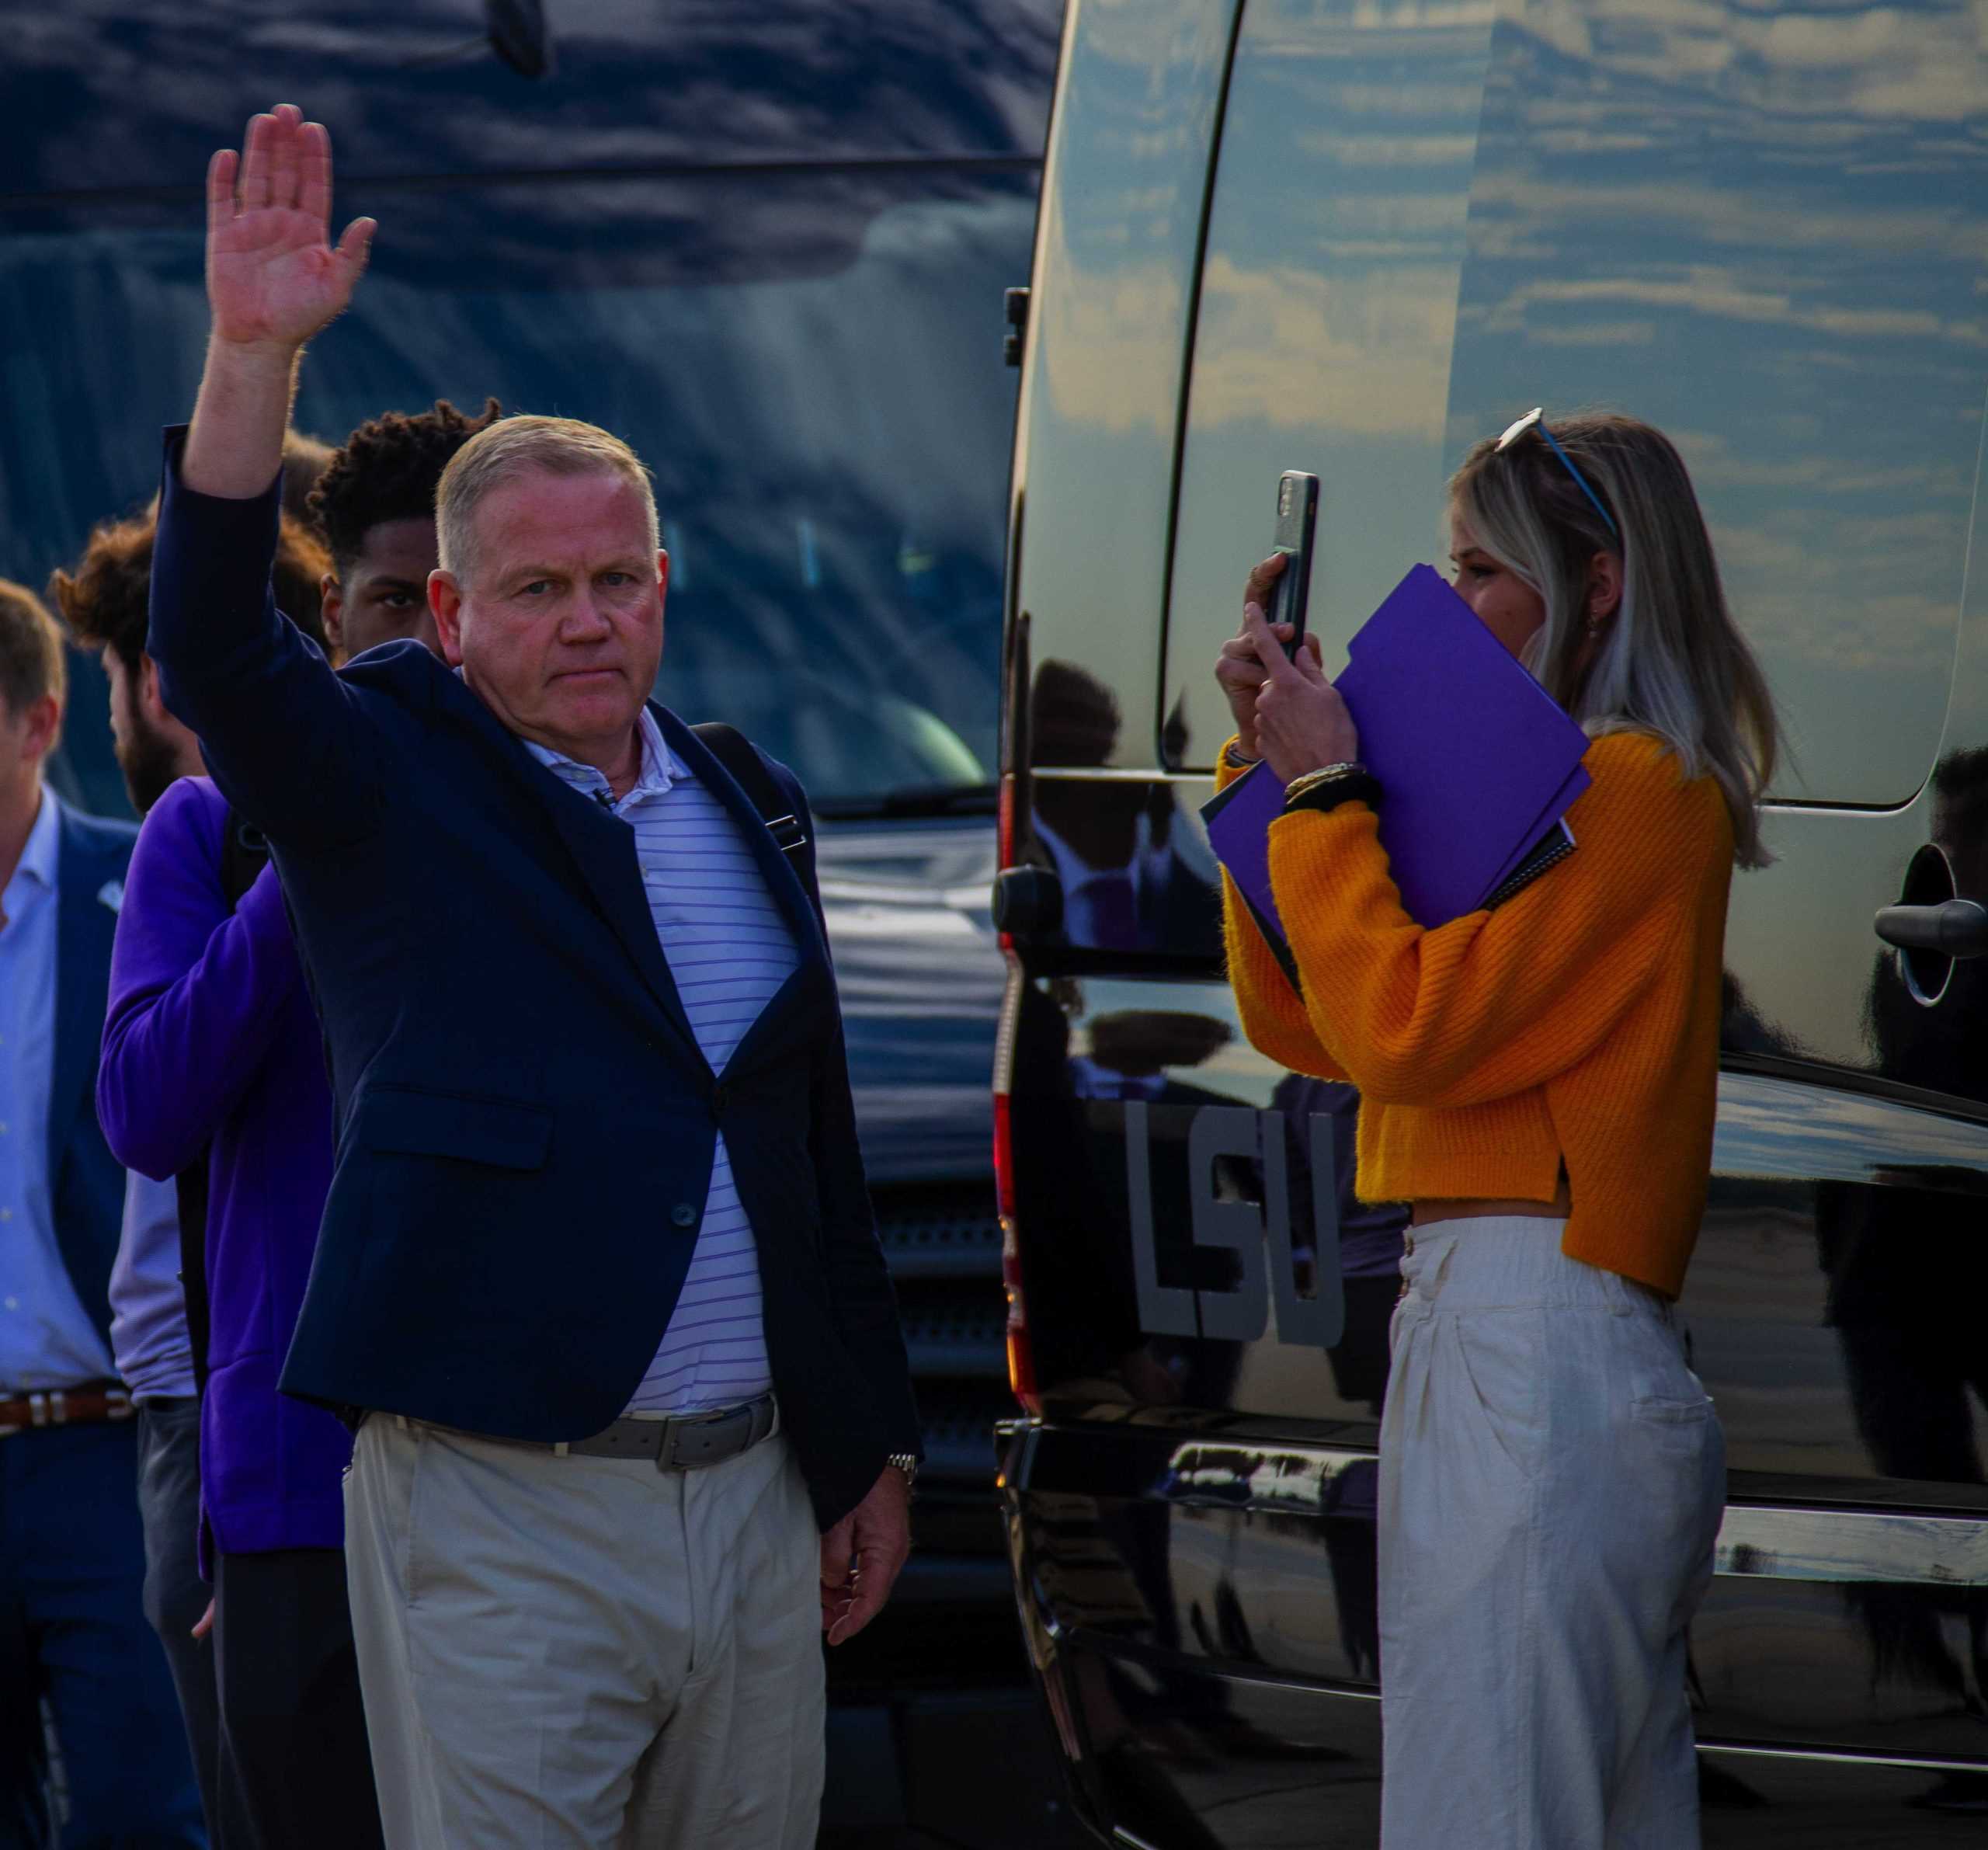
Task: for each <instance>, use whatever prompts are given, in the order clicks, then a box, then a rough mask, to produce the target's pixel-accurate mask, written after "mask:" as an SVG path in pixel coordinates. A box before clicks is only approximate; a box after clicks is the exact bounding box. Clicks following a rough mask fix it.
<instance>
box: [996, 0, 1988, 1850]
mask: <svg viewBox="0 0 1988 1850" xmlns="http://www.w3.org/2000/svg"><path fill="white" fill-rule="evenodd" d="M1028 323H1029V325H1028V330H1027V356H1026V360H1025V370H1024V381H1023V402H1022V407H1021V413H1020V426H1019V429H1020V436H1019V441H1018V443H1017V454H1016V461H1015V473H1014V480H1013V498H1012V502H1011V505H1010V551H1011V559H1010V589H1009V596H1010V609H1009V613H1008V627H1007V661H1006V674H1007V701H1008V705H1007V723H1006V736H1005V740H1004V753H1005V759H1004V775H1005V784H1004V817H1005V832H1004V843H1003V861H1004V868H1005V869H1006V871H1004V872H1003V875H1001V877H1000V884H999V889H998V896H997V922H998V923H1000V924H1001V925H1002V927H1003V928H1004V930H1005V931H1006V934H1007V938H1008V942H1009V944H1010V980H1009V987H1008V992H1007V998H1006V1014H1005V1018H1004V1031H1003V1040H1002V1043H1001V1051H1000V1063H999V1073H998V1075H997V1079H996V1094H997V1097H996V1110H997V1115H998V1118H999V1124H1000V1127H1001V1129H1000V1136H1001V1160H1000V1162H999V1166H998V1167H999V1179H1000V1182H1001V1186H1002V1189H1003V1204H1002V1206H1003V1215H1004V1218H1005V1223H1006V1261H1005V1262H1006V1272H1007V1278H1008V1284H1009V1289H1010V1330H1009V1346H1010V1366H1011V1369H1012V1372H1013V1376H1014V1379H1015V1383H1016V1386H1017V1389H1018V1391H1019V1392H1020V1395H1021V1397H1022V1399H1023V1401H1024V1406H1025V1407H1026V1408H1027V1417H1026V1418H1025V1419H1024V1420H1023V1421H1020V1422H1018V1423H1017V1424H1015V1425H1014V1426H1013V1427H1011V1428H1010V1430H1009V1433H1008V1437H1007V1440H1006V1454H1005V1466H1004V1473H1003V1485H1004V1493H1005V1495H1006V1501H1007V1507H1008V1511H1009V1518H1010V1521H1009V1536H1010V1551H1011V1555H1012V1560H1013V1570H1014V1576H1015V1584H1016V1588H1017V1594H1018V1597H1019V1600H1020V1608H1021V1612H1022V1618H1023V1623H1024V1629H1025V1630H1026V1632H1027V1636H1028V1639H1029V1642H1030V1650H1031V1652H1032V1654H1033V1657H1034V1664H1035V1667H1036V1671H1037V1675H1038V1678H1039V1681H1040V1684H1041V1690H1042V1692H1043V1695H1044V1698H1045V1699H1046V1701H1047V1704H1048V1709H1049V1711H1050V1713H1051V1716H1052V1718H1053V1720H1054V1723H1055V1727H1056V1730H1057V1733H1058V1738H1059V1740H1060V1741H1061V1744H1062V1751H1063V1753H1064V1754H1065V1758H1066V1760H1067V1762H1068V1765H1069V1772H1070V1775H1071V1777H1072V1785H1073V1789H1074V1793H1075V1795H1076V1800H1077V1802H1078V1804H1079V1809H1080V1810H1081V1811H1082V1813H1083V1816H1084V1817H1086V1820H1088V1822H1089V1823H1090V1824H1091V1825H1092V1826H1093V1827H1094V1828H1095V1829H1096V1830H1097V1831H1098V1832H1099V1833H1100V1835H1102V1836H1103V1838H1105V1839H1106V1840H1107V1841H1114V1842H1117V1843H1122V1844H1128V1845H1150V1846H1155V1847H1156V1850H1193V1847H1196V1846H1201V1845H1222V1846H1225V1847H1229V1850H1243V1847H1245V1846H1249V1847H1256V1846H1264V1847H1267V1846H1270V1845H1287V1844H1299V1843H1302V1844H1307V1845H1319V1844H1331V1845H1371V1844H1372V1843H1373V1842H1374V1841H1375V1836H1376V1833H1377V1820H1378V1784H1379V1751H1378V1750H1379V1736H1380V1713H1379V1703H1378V1700H1377V1697H1378V1691H1379V1683H1378V1678H1379V1674H1380V1671H1381V1669H1382V1667H1381V1666H1380V1665H1379V1664H1378V1662H1377V1655H1378V1654H1377V1648H1376V1636H1375V1591H1374V1488H1375V1434H1376V1430H1377V1425H1378V1412H1379V1409H1380V1406H1381V1403H1382V1399H1383V1397H1384V1396H1385V1392H1386V1386H1387V1324H1388V1316H1389V1313H1390V1311H1391V1309H1392V1302H1393V1299H1394V1295H1395V1287H1394V1284H1393V1281H1392V1277H1391V1274H1392V1271H1393V1269H1394V1264H1395V1259H1396V1257H1397V1256H1398V1254H1399V1241H1400V1225H1399V1222H1400V1216H1399V1212H1396V1211H1390V1210H1388V1209H1386V1208H1374V1207H1369V1206H1364V1205H1361V1204H1360V1203H1358V1202H1357V1201H1355V1200H1354V1198H1352V1195H1351V1193H1350V1187H1349V1183H1350V1160H1349V1156H1348V1147H1349V1142H1350V1127H1351V1125H1352V1121H1353V1115H1354V1113H1355V1112H1357V1108H1358V1104H1357V1098H1356V1097H1354V1095H1353V1094H1351V1093H1350V1091H1349V1090H1347V1088H1345V1087H1336V1086H1333V1085H1329V1084H1327V1083H1324V1082H1321V1081H1318V1080H1309V1079H1306V1078H1303V1077H1302V1076H1296V1075H1293V1074H1291V1073H1286V1072H1284V1071H1282V1070H1281V1069H1278V1068H1277V1067H1276V1066H1274V1064H1273V1063H1272V1062H1270V1061H1269V1060H1267V1059H1265V1058H1264V1057H1263V1056H1262V1055H1259V1054H1257V1053H1256V1052H1255V1051H1254V1050H1253V1049H1252V1048H1250V1047H1249V1045H1248V1044H1247V1043H1246V1041H1245V1040H1244V1039H1243V1036H1242V1035H1241V1032H1240V1031H1239V1026H1238V1024H1237V1018H1236V1010H1235V1006H1234V1003H1233V1002H1232V998H1231V996H1230V994H1229V990H1228V989H1227V987H1226V986H1225V982H1224V981H1223V978H1222V968H1221V959H1220V947H1219V940H1218V896H1217V888H1216V878H1217V876H1216V870H1215V864H1214V862H1213V861H1212V858H1211V856H1210V854H1209V851H1208V843H1207V840H1206V837H1205V835H1204V832H1203V830H1202V828H1201V823H1200V821H1199V818H1198V814H1197V811H1198V806H1199V805H1200V804H1201V802H1203V801H1204V800H1205V798H1207V797H1208V795H1209V794H1210V790H1211V766H1212V763H1213V760H1214V757H1215V752H1216V750H1217V748H1218V746H1219V745H1220V744H1221V742H1222V739H1223V738H1224V736H1225V734H1226V733H1227V732H1228V730H1229V727H1228V723H1227V715H1226V711H1225V707H1224V704H1223V702H1222V699H1221V697H1220V695H1219V694H1218V690H1217V689H1216V687H1215V684H1214V681H1213V678H1212V674H1211V669H1212V666H1213V662H1214V659H1215V652H1216V649H1217V648H1218V643H1219V641H1220V638H1222V636H1223V635H1226V634H1228V633H1229V632H1230V631H1232V629H1233V627H1234V625H1235V622H1236V610H1237V606H1238V603H1239V590H1240V586H1241V585H1242V582H1243V577H1244V575H1245V574H1246V572H1247V570H1248V569H1249V566H1250V565H1252V564H1253V562H1255V561H1256V559H1258V558H1260V557H1261V556H1262V555H1263V553H1264V552H1265V551H1267V548H1268V544H1269V541H1270V527H1271V520H1272V516H1273V502H1272V497H1273V492H1274V484H1275V482H1276V480H1277V475H1278V473H1279V471H1281V470H1284V469H1306V470H1310V471H1315V473H1317V474H1318V475H1319V477H1320V478H1322V499H1321V509H1320V515H1319V548H1318V559H1317V563H1316V567H1315V573H1314V576H1313V579H1312V597H1311V607H1312V618H1313V626H1314V628H1315V629H1317V630H1319V631H1320V632H1321V634H1322V637H1323V638H1324V640H1325V642H1326V647H1327V655H1328V663H1329V666H1330V665H1332V662H1333V656H1334V655H1335V653H1336V651H1337V650H1338V649H1339V648H1340V645H1342V644H1343V642H1344V640H1345V638H1347V636H1349V635H1350V634H1351V633H1352V631H1354V629H1355V628H1357V626H1358V624H1360V623H1361V621H1363V620H1364V618H1365V617H1366V616H1367V615H1368V613H1369V612H1370V611H1371V610H1372V609H1373V608H1374V607H1375V605H1376V604H1377V603H1378V602H1379V601H1380V600H1381V598H1382V596H1383V595H1384V594H1385V593H1386V592H1387V590H1388V589H1389V588H1390V587H1391V586H1392V585H1393V584H1394V583H1395V581H1396V580H1397V579H1399V577H1400V576H1401V575H1402V572H1403V571H1404V570H1405V569H1406V568H1407V567H1408V566H1409V565H1410V564H1412V563H1413V562H1416V561H1417V560H1422V559H1434V558H1439V557H1440V556H1441V550H1442V548H1443V544H1444V542H1443V541H1442V540H1441V537H1439V527H1438V520H1439V517H1440V514H1441V503H1442V489H1443V484H1444V480H1445V478H1446V477H1447V476H1448V474H1449V472H1450V471H1451V470H1452V469H1453V468H1455V465H1456V464H1457V463H1458V461H1460V460H1461V456H1462V454H1463V452H1464V450H1465V448H1466V447H1468V444H1469V443H1471V442H1472V440H1475V439H1476V438H1478V437H1479V436H1483V435H1485V434H1486V433H1496V432H1497V431H1499V430H1500V429H1503V428H1504V426H1506V425H1507V424H1508V423H1510V422H1511V421H1512V420H1513V419H1514V418H1515V417H1517V416H1521V415H1522V414H1523V413H1524V412H1526V411H1527V410H1528V409H1531V407H1532V406H1534V405H1541V404H1543V405H1545V406H1546V407H1547V409H1548V416H1549V417H1550V416H1552V415H1553V412H1554V409H1555V407H1558V408H1559V409H1560V410H1561V411H1562V412H1566V411H1568V410H1571V409H1574V408H1576V407H1577V406H1580V405H1584V404H1588V403H1594V402H1602V403H1607V404H1610V405H1614V406H1616V407H1618V408H1619V409H1623V410H1625V411H1628V412H1632V413H1634V414H1635V415H1636V416H1639V417H1642V418H1644V419H1648V420H1649V421H1650V422H1652V423H1655V424H1656V425H1658V426H1660V427H1662V428H1663V429H1665V430H1666V431H1667V432H1669V433H1671V434H1672V435H1673V436H1674V437H1675V438H1676V439H1677V440H1678V442H1679V443H1680V447H1681V448H1682V449H1683V450H1684V454H1685V457H1686V459H1687V461H1688V463H1689V464H1690V465H1691V470H1692V472H1693V475H1694V478H1695V480H1696V482H1697V483H1698V488H1699V490H1700V492H1701V495H1702V496H1703V497H1704V501H1705V513H1706V515H1707V516H1708V521H1709V523H1710V525H1711V527H1712V531H1713V534H1714V537H1715V541H1716V542H1717V544H1718V546H1719V553H1720V557H1721V561H1722V566H1723V568H1724V571H1725V574H1726V582H1727V588H1728V589H1729V593H1730V595H1731V598H1732V601H1733V606H1734V608H1735V610H1736V613H1737V614H1738V615H1739V617H1740V621H1741V622H1742V624H1743V625H1744V627H1745V628H1746V630H1747V631H1748V633H1749V635H1750V637H1751V638H1752V639H1753V642H1754V644H1755V645H1756V646H1757V649H1758V650H1759V651H1760V655H1761V657H1762V659H1763V661H1764V665H1765V666H1766V667H1767V671H1768V673H1769V675H1770V677H1771V681H1772V683H1773V686H1774V691H1775V694H1776V696H1777V697H1778V701H1779V702H1780V704H1781V709H1782V711H1783V714H1784V715H1785V719H1786V722H1787V724H1788V730H1789V732H1790V735H1791V738H1792V746H1793V750H1792V755H1791V765H1790V769H1789V770H1788V773H1787V774H1786V776H1785V779H1784V781H1783V782H1782V783H1781V786H1780V787H1779V788H1778V789H1777V790H1776V791H1774V793H1773V801H1772V805H1771V810H1770V813H1769V815H1768V817H1767V840H1768V843H1769V846H1770V847H1771V850H1773V852H1774V855H1775V857H1776V859H1775V861H1774V864H1773V865H1772V866H1771V867H1770V868H1767V869H1766V870H1765V871H1763V872H1760V873H1757V874H1751V875H1744V876H1742V877H1741V878H1739V879H1738V880H1737V881H1736V883H1735V887H1734V894H1733V908H1732V914H1731V923H1730V926H1729V931H1728V934H1727V1008H1726V1033H1725V1045H1724V1055H1723V1072H1722V1078H1721V1081H1720V1090H1719V1121H1718V1132H1717V1142H1716V1147H1715V1154H1714V1170H1715V1174H1714V1176H1713V1177H1712V1191H1711V1198H1710V1204H1709V1206H1708V1209H1707V1212H1706V1215H1705V1224H1704V1227H1703V1230H1702V1234H1701V1239H1700V1240H1699V1243H1698V1252H1697V1257H1696V1258H1695V1260H1694V1263H1693V1265H1692V1268H1691V1276H1690V1280H1689V1283H1688V1285H1687V1288H1686V1292H1685V1295H1684V1302H1683V1305H1682V1307H1681V1316H1682V1317H1683V1319H1684V1323H1685V1324H1686V1326H1687V1328H1688V1331H1689V1335H1690V1341H1691V1354H1692V1359H1693V1365H1694V1367H1695V1368H1696V1369H1697V1371H1698V1374H1699V1375H1700V1376H1701V1378H1702V1379H1703V1380H1704V1381H1705V1385H1706V1386H1707V1388H1708V1389H1709V1390H1710V1392H1711V1393H1712V1394H1713V1395H1714V1396H1715V1398H1716V1400H1717V1401H1718V1404H1719V1412H1720V1416H1721V1417H1722V1421H1723V1422H1724V1425H1725V1429H1726V1439H1727V1445H1728V1449H1729V1464H1730V1473H1731V1475H1730V1480H1729V1507H1728V1510H1727V1513H1726V1521H1725V1526H1724V1529H1723V1532H1722V1536H1721V1540H1720V1545H1719V1575H1718V1578H1717V1580H1716V1583H1715V1587H1714V1589H1713V1591H1712V1594H1711V1596H1710V1598H1708V1601H1707V1602H1706V1604H1705V1607H1704V1609H1703V1611H1702V1613H1701V1616H1700V1618H1699V1620H1698V1624H1697V1626H1696V1627H1695V1629H1694V1633H1693V1637H1692V1648H1691V1699H1692V1702H1693V1705H1694V1711H1695V1716H1696V1721H1697V1726H1698V1739H1699V1743H1700V1747H1701V1768H1702V1772H1703V1784H1704V1795H1705V1810H1704V1818H1705V1839H1706V1841H1708V1843H1712V1844H1715V1845H1749V1846H1751V1845H1774V1844H1783V1843H1785V1844H1791V1845H1792V1844H1797V1843H1799V1844H1802V1845H1816V1846H1821V1845H1829V1846H1847V1845H1884V1846H1887V1847H1888V1850H1908V1847H1912V1846H1920V1845H1960V1844H1962V1843H1969V1844H1973V1843H1978V1842H1979V1841H1982V1834H1983V1831H1984V1829H1988V1459H1985V1458H1984V1443H1983V1418H1984V1398H1988V979H1984V975H1983V972H1984V969H1988V966H1984V965H1982V964H1980V963H1978V962H1972V961H1970V960H1971V959H1972V958H1974V957H1976V956H1977V955H1980V954H1981V953H1983V952H1984V951H1988V912H1985V911H1983V909H1982V906H1981V905H1980V904H1979V903H1977V902H1982V901H1988V578H1984V575H1983V569H1982V563H1981V562H1982V560H1983V558H1988V510H1984V509H1983V505H1982V501H1981V498H1980V482H1981V475H1982V447H1983V397H1984V388H1988V33H1984V29H1983V16H1982V14H1981V12H1980V11H1979V7H1978V6H1976V7H1974V8H1973V9H1971V10H1970V9H1969V7H1968V6H1967V5H1965V4H1940V3H1938V0H1935V3H1931V4H1927V3H1921V0H1908V3H1907V4H1906V5H1901V6H1896V7H1886V8H1885V9H1877V10H1868V9H1864V8H1862V7H1861V6H1860V5H1857V4H1854V0H1853V4H1851V5H1848V6H1843V7H1834V6H1833V7H1826V8H1816V7H1812V6H1809V5H1793V4H1786V3H1784V0H1757V3H1756V0H1746V3H1744V4H1741V3H1739V0H1707V4H1705V5H1694V6H1691V7H1690V8H1684V7H1673V6H1667V5H1666V6H1650V7H1638V8H1621V7H1615V6H1607V5H1601V4H1599V0H1549V3H1548V4H1546V5H1526V6H1518V5H1512V4H1507V3H1504V0H1500V3H1499V4H1496V5H1493V4H1490V3H1489V0H1487V3H1486V4H1484V5H1392V4H1388V3H1386V0H1383V3H1382V4H1378V5H1374V4H1369V3H1368V0H1145V3H1144V4H1142V5H1138V6H1125V5H1112V4H1109V3H1107V0H1072V5H1071V7H1070V9H1069V16H1068V18H1067V19H1066V22H1065V41H1064V48H1063V57H1062V69H1061V75H1060V78H1059V82H1058V92H1057V99H1056V103H1055V109H1054V112H1053V114H1052V118H1051V137H1050V146H1049V158H1048V166H1047V169H1046V170H1045V176H1044V193H1043V203H1042V210H1041V221H1040V226H1039V230H1038V235H1037V245H1036V255H1035V267H1034V278H1033V283H1032V290H1031V296H1030V301H1029V304H1028ZM1970 549H1971V550H1972V566H1971V567H1970ZM1900 906H1903V907H1904V908H1906V910H1905V911H1903V912H1892V913H1890V914H1889V916H1888V917H1887V918H1886V919H1885V920H1884V921H1883V922H1882V935H1880V934H1879V933H1878V932H1877V931H1876V930H1874V924H1875V923H1876V922H1877V915H1878V914H1879V912H1880V911H1881V910H1882V909H1891V908H1896V907H1900Z"/></svg>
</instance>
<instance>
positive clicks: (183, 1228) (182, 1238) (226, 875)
mask: <svg viewBox="0 0 1988 1850" xmlns="http://www.w3.org/2000/svg"><path fill="white" fill-rule="evenodd" d="M268 865H269V843H268V841H267V840H266V839H265V838H264V836H263V834H262V831H261V830H260V829H258V828H256V827H255V825H254V824H253V823H252V822H249V821H248V819H246V818H245V817H243V816H242V815H238V813H237V812H236V811H235V809H234V807H233V806H232V805H230V806H229V809H228V813H227V814H226V815H224V817H223V818H222V819H221V898H222V899H223V900H224V901H225V902H227V906H228V910H229V911H230V912H231V913H232V912H233V911H234V910H235V909H236V907H238V906H240V905H241V903H242V895H243V894H245V892H248V889H249V888H251V887H252V886H253V885H255V881H256V878H257V876H258V875H260V874H261V872H262V869H263V868H266V867H267V866H268ZM212 1153H213V1146H211V1145H210V1146H207V1148H206V1149H203V1150H202V1151H201V1152H200V1155H199V1156H196V1157H195V1158H194V1159H193V1161H192V1162H191V1163H188V1164H187V1166H186V1167H185V1168H184V1169H182V1170H180V1172H179V1174H178V1175H176V1177H173V1187H174V1191H175V1193H176V1195H177V1196H178V1198H179V1282H180V1286H181V1288H182V1290H183V1291H184V1292H185V1293H186V1341H187V1344H188V1346H189V1348H191V1349H192V1350H193V1386H194V1390H195V1392H196V1393H205V1392H206V1391H207V1345H208V1342H209V1341H210V1336H211V1334H212V1327H213V1326H212V1320H211V1318H210V1314H209V1312H208V1309H207V1160H208V1158H209V1157H210V1155H211V1154H212Z"/></svg>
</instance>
